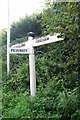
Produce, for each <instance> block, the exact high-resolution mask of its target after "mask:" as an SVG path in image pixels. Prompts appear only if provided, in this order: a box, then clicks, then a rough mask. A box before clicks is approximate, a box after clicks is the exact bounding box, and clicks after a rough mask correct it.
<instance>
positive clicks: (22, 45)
mask: <svg viewBox="0 0 80 120" xmlns="http://www.w3.org/2000/svg"><path fill="white" fill-rule="evenodd" d="M28 43H29V42H28V41H27V42H22V43H17V44H15V45H12V46H11V47H12V48H22V47H27V46H29V45H28Z"/></svg>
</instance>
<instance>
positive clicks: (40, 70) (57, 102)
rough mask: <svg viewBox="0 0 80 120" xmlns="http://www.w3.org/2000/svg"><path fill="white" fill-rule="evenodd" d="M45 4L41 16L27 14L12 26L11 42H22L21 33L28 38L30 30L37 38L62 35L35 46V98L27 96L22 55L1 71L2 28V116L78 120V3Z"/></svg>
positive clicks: (25, 64) (26, 68) (13, 57)
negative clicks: (56, 34)
mask: <svg viewBox="0 0 80 120" xmlns="http://www.w3.org/2000/svg"><path fill="white" fill-rule="evenodd" d="M48 5H49V4H48ZM48 5H47V10H44V11H43V13H42V14H38V15H33V16H31V17H28V16H26V17H25V18H24V19H21V20H20V21H19V22H18V23H13V25H12V28H11V42H12V43H15V40H16V42H21V41H23V39H22V38H21V37H25V40H27V37H26V35H27V33H28V32H29V31H33V32H35V35H36V37H37V36H42V35H46V34H54V33H55V32H60V33H61V37H62V36H64V37H65V38H64V41H60V42H56V43H52V44H48V45H45V46H40V47H37V48H35V55H36V58H35V59H36V77H37V93H36V96H35V97H31V96H30V88H29V64H28V56H27V55H11V56H10V58H11V63H10V66H11V70H10V74H9V76H7V75H6V32H5V31H3V32H2V48H3V49H2V79H3V108H2V111H3V118H30V119H37V118H39V119H40V118H43V119H51V118H52V119H53V120H80V80H79V39H80V21H79V20H80V12H79V11H80V2H77V3H73V2H72V3H53V4H52V5H49V7H48ZM77 21H78V22H77ZM26 26H27V27H26Z"/></svg>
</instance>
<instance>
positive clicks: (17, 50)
mask: <svg viewBox="0 0 80 120" xmlns="http://www.w3.org/2000/svg"><path fill="white" fill-rule="evenodd" d="M11 52H27V49H11Z"/></svg>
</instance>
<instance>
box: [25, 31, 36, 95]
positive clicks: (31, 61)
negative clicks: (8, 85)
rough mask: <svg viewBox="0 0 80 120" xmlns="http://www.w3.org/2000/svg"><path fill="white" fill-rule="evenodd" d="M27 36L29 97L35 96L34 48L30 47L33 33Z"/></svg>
mask: <svg viewBox="0 0 80 120" xmlns="http://www.w3.org/2000/svg"><path fill="white" fill-rule="evenodd" d="M27 36H28V41H29V46H30V54H29V66H30V93H31V96H35V94H36V72H35V55H34V48H33V46H32V39H33V37H34V33H33V32H29V33H28V34H27Z"/></svg>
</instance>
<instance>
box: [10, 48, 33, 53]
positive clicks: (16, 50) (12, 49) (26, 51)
mask: <svg viewBox="0 0 80 120" xmlns="http://www.w3.org/2000/svg"><path fill="white" fill-rule="evenodd" d="M9 52H10V53H11V54H30V53H31V51H30V49H29V48H10V49H9Z"/></svg>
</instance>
